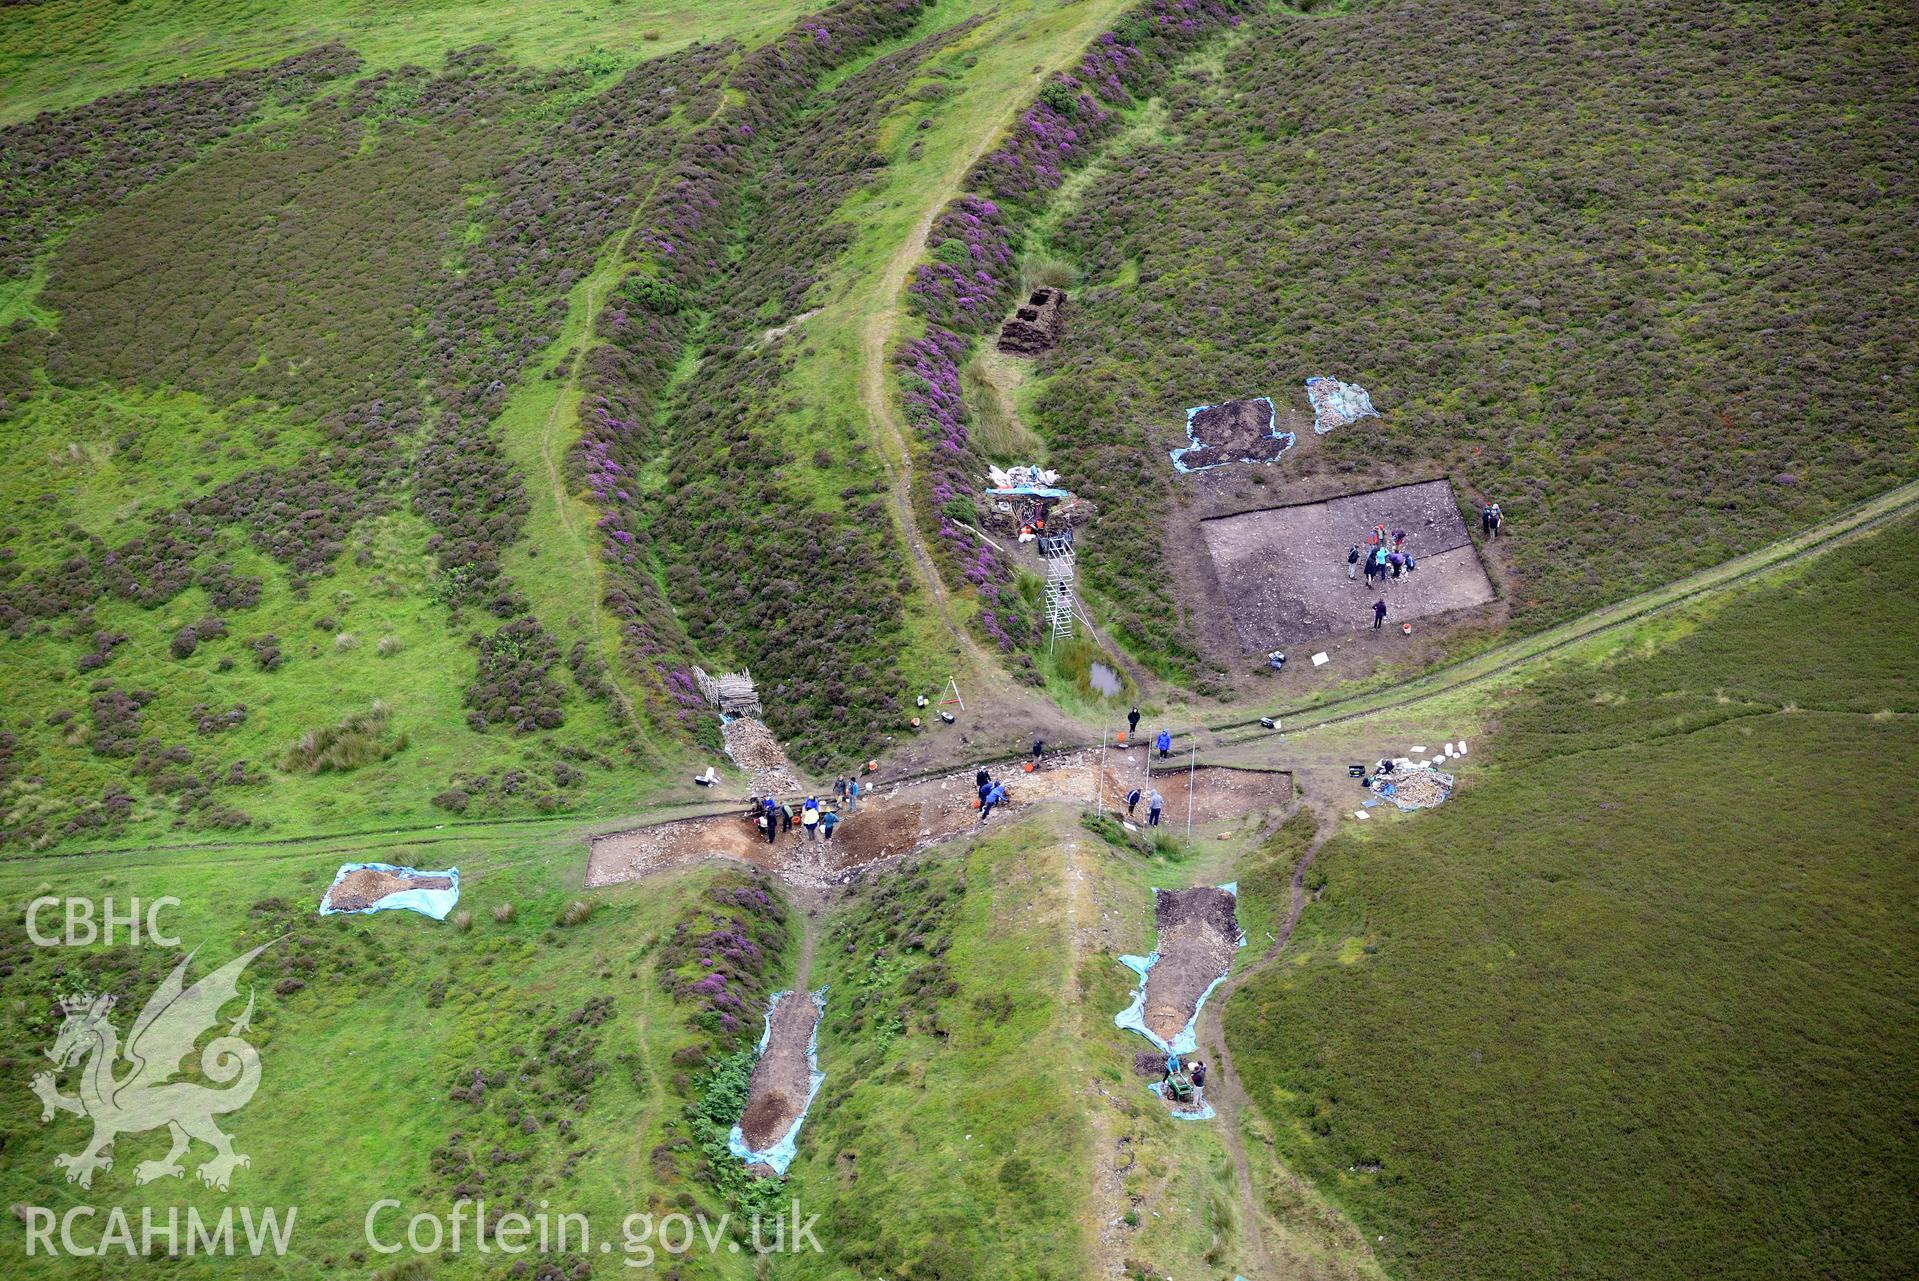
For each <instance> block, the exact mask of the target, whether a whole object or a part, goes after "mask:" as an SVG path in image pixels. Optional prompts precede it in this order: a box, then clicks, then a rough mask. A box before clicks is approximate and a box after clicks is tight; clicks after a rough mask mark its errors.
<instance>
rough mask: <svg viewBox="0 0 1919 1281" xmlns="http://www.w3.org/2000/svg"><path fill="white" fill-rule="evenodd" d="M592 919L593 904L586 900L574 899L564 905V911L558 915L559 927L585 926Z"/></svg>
mask: <svg viewBox="0 0 1919 1281" xmlns="http://www.w3.org/2000/svg"><path fill="white" fill-rule="evenodd" d="M592 919H593V904H592V903H591V902H589V901H588V900H586V899H583V898H576V899H574V900H573V901H572V902H571V903H568V904H567V905H566V910H565V911H563V912H561V913H560V918H559V923H560V924H561V925H585V924H586V923H587V922H588V921H590V920H592Z"/></svg>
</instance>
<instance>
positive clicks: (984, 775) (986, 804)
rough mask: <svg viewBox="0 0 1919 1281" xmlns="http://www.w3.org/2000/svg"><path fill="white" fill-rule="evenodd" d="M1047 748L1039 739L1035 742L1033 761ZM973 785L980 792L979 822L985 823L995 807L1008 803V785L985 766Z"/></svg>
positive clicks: (981, 768)
mask: <svg viewBox="0 0 1919 1281" xmlns="http://www.w3.org/2000/svg"><path fill="white" fill-rule="evenodd" d="M1044 746H1045V744H1044V743H1041V742H1040V741H1039V740H1038V739H1034V740H1033V759H1034V760H1035V761H1037V760H1038V759H1039V755H1040V749H1041V748H1043V747H1044ZM973 784H974V786H975V787H976V788H977V789H978V791H979V821H980V822H982V823H984V822H985V821H986V820H987V819H988V818H990V817H991V816H992V813H993V807H994V806H995V805H1004V804H1005V803H1006V784H1004V783H1002V782H1000V781H999V780H998V779H996V778H994V777H993V772H992V771H991V770H989V769H987V768H986V767H985V766H984V765H982V766H980V769H979V773H977V774H975V775H973Z"/></svg>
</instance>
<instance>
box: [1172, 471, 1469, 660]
mask: <svg viewBox="0 0 1919 1281" xmlns="http://www.w3.org/2000/svg"><path fill="white" fill-rule="evenodd" d="M1375 525H1383V526H1385V528H1386V529H1387V531H1388V532H1389V533H1390V532H1392V531H1395V530H1401V529H1403V530H1405V531H1406V550H1408V551H1410V552H1411V553H1412V554H1413V557H1414V559H1415V560H1416V562H1417V563H1418V566H1419V567H1418V569H1417V570H1415V571H1414V572H1412V573H1410V574H1405V575H1403V576H1401V577H1400V578H1397V579H1387V580H1385V582H1384V584H1383V585H1378V584H1376V585H1375V586H1374V587H1373V588H1372V589H1370V590H1369V589H1368V588H1367V586H1366V582H1365V578H1364V576H1363V575H1362V576H1360V577H1359V578H1358V579H1357V580H1355V579H1350V578H1348V577H1347V576H1346V568H1347V566H1346V556H1347V550H1348V549H1349V548H1350V547H1351V546H1352V545H1353V544H1354V543H1358V544H1360V545H1361V547H1362V548H1363V547H1364V545H1365V542H1366V536H1367V533H1368V531H1370V530H1371V529H1372V528H1373V527H1374V526H1375ZM1200 536H1201V538H1202V539H1204V541H1205V544H1206V549H1207V551H1208V553H1209V554H1210V555H1211V557H1212V561H1213V569H1214V573H1215V576H1216V577H1217V579H1218V583H1219V589H1220V592H1221V594H1222V595H1223V596H1224V598H1225V600H1226V604H1227V607H1228V608H1229V609H1230V610H1231V612H1232V616H1233V623H1234V626H1235V628H1236V629H1237V630H1238V632H1239V640H1240V646H1241V648H1242V649H1243V650H1244V651H1245V652H1247V653H1261V652H1264V651H1266V650H1270V649H1272V648H1274V647H1275V646H1280V645H1286V644H1291V643H1294V642H1297V641H1302V640H1308V639H1311V638H1314V637H1319V636H1325V635H1328V634H1329V633H1335V632H1348V631H1356V630H1361V629H1367V628H1370V627H1371V626H1372V624H1373V615H1372V604H1373V602H1374V601H1375V600H1377V599H1379V598H1380V597H1381V596H1384V597H1385V599H1386V610H1387V613H1386V623H1387V625H1388V626H1389V627H1394V628H1397V627H1398V625H1399V624H1400V623H1403V622H1406V621H1409V620H1411V619H1416V618H1425V617H1429V616H1431V615H1435V614H1444V613H1448V612H1451V611H1453V610H1459V609H1465V608H1467V607H1469V606H1473V605H1479V604H1483V603H1484V602H1486V601H1489V600H1491V599H1492V598H1493V586H1492V583H1491V581H1490V580H1489V579H1488V578H1487V577H1486V571H1485V569H1484V567H1483V566H1481V565H1480V563H1479V554H1478V552H1477V551H1476V550H1475V549H1474V547H1473V545H1472V540H1471V539H1470V538H1469V537H1468V535H1467V533H1466V523H1465V521H1464V520H1463V519H1461V517H1460V514H1459V505H1458V503H1457V502H1456V501H1455V500H1454V498H1453V489H1452V484H1451V483H1450V482H1449V481H1445V480H1433V481H1426V482H1423V483H1420V484H1415V485H1395V486H1393V487H1392V488H1390V489H1376V490H1373V491H1371V492H1369V493H1364V494H1348V495H1346V496H1345V497H1343V498H1334V499H1330V500H1328V501H1326V502H1320V503H1300V504H1296V505H1294V506H1290V507H1275V508H1270V509H1267V510H1265V511H1253V512H1243V513H1241V514H1239V515H1235V516H1220V517H1216V518H1214V519H1212V520H1204V521H1201V522H1200Z"/></svg>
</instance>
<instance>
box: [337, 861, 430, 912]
mask: <svg viewBox="0 0 1919 1281" xmlns="http://www.w3.org/2000/svg"><path fill="white" fill-rule="evenodd" d="M360 871H373V872H390V873H392V874H393V875H395V876H404V877H408V878H413V877H429V876H430V877H445V878H446V879H447V880H449V881H451V882H452V884H451V885H449V886H448V887H447V888H446V889H443V890H429V889H419V890H395V891H394V892H393V893H391V894H388V895H387V896H386V897H385V898H382V899H379V900H377V901H375V902H374V903H372V904H370V905H369V906H367V907H329V906H328V905H327V900H328V899H330V898H332V897H333V885H338V884H339V883H340V882H341V881H344V880H345V879H346V878H347V877H348V876H350V875H352V874H353V873H354V872H360ZM333 885H329V886H327V892H326V893H325V894H322V895H321V896H320V915H321V916H344V915H347V914H350V913H356V912H387V911H392V910H393V909H395V908H405V909H406V910H407V911H409V912H418V913H419V914H420V915H421V916H430V917H432V918H433V919H434V920H436V921H444V920H445V919H446V914H447V913H448V912H451V911H452V910H453V905H454V904H455V903H458V902H459V901H460V869H459V868H457V867H449V868H447V869H446V870H445V871H444V872H422V871H418V870H416V869H414V868H411V867H396V866H394V865H393V864H392V863H343V864H341V865H340V870H339V871H338V872H335V873H334V874H333Z"/></svg>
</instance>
